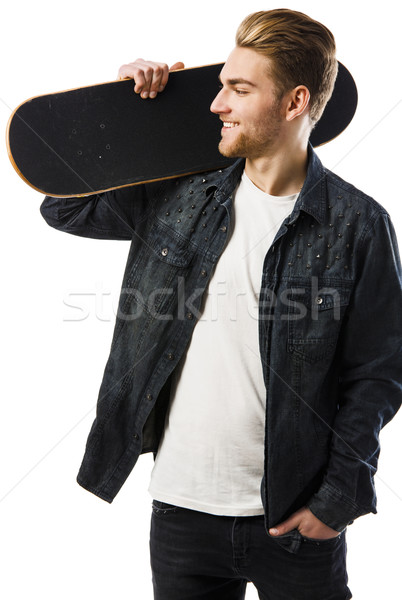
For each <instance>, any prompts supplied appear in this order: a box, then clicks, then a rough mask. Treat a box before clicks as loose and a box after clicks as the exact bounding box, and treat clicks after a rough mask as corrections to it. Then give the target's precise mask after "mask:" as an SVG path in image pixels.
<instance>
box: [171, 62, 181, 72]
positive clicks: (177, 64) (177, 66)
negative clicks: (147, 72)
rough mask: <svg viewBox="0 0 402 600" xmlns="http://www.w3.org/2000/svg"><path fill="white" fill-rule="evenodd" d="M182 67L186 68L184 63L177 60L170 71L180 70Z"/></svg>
mask: <svg viewBox="0 0 402 600" xmlns="http://www.w3.org/2000/svg"><path fill="white" fill-rule="evenodd" d="M180 69H184V63H182V62H177V63H174V65H172V66H171V67H170V69H169V71H179V70H180Z"/></svg>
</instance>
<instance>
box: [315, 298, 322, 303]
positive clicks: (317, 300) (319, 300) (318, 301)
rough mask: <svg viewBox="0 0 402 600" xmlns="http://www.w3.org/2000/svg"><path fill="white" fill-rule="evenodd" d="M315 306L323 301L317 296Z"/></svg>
mask: <svg viewBox="0 0 402 600" xmlns="http://www.w3.org/2000/svg"><path fill="white" fill-rule="evenodd" d="M315 301H316V304H322V302H323V300H322V298H321V296H317V298H316V299H315Z"/></svg>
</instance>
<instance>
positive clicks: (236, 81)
mask: <svg viewBox="0 0 402 600" xmlns="http://www.w3.org/2000/svg"><path fill="white" fill-rule="evenodd" d="M218 79H219V81H220V83H222V79H221V76H220V75H218ZM239 83H243V84H246V85H251V86H252V87H257V85H256V84H255V83H253V82H252V81H248V80H247V79H243V77H236V78H234V79H228V84H229V85H238V84H239Z"/></svg>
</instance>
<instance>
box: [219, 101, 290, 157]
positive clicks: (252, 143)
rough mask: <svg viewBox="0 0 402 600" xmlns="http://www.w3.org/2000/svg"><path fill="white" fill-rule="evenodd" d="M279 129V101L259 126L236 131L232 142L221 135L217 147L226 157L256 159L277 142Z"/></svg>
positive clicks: (267, 151)
mask: <svg viewBox="0 0 402 600" xmlns="http://www.w3.org/2000/svg"><path fill="white" fill-rule="evenodd" d="M280 129H281V119H280V107H279V103H278V104H277V105H275V106H273V107H272V108H271V109H270V111H269V113H268V114H267V115H266V117H265V119H264V120H263V121H262V122H261V123H260V125H259V127H253V128H252V129H251V130H250V132H249V133H247V134H246V133H243V132H241V133H238V134H237V135H236V137H235V139H234V140H233V141H232V142H229V140H225V139H224V137H222V139H221V141H220V143H219V146H218V149H219V152H220V153H221V154H222V155H223V156H226V157H227V158H248V159H256V158H259V157H260V156H263V155H265V154H267V153H269V152H270V150H272V148H274V147H275V146H276V144H277V142H278V137H279V133H280Z"/></svg>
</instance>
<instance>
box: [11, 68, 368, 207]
mask: <svg viewBox="0 0 402 600" xmlns="http://www.w3.org/2000/svg"><path fill="white" fill-rule="evenodd" d="M222 66H223V64H222V63H221V64H216V65H209V66H204V67H195V68H191V69H182V70H180V71H173V72H171V73H170V75H169V81H168V84H167V86H166V89H165V90H164V92H163V93H161V94H158V96H157V97H156V98H155V99H154V100H145V101H144V100H142V99H141V98H140V97H139V96H138V95H137V94H135V93H134V91H133V81H132V80H128V79H125V80H121V81H114V82H110V83H103V84H99V85H93V86H88V87H82V88H77V89H73V90H68V91H64V92H58V93H54V94H46V95H43V96H37V97H35V98H32V99H30V100H27V101H26V102H24V103H22V104H21V105H20V106H18V107H17V108H16V109H15V110H14V112H13V113H12V115H11V117H10V119H9V123H8V127H7V148H8V154H9V157H10V160H11V163H12V165H13V166H14V168H15V170H16V171H17V173H18V174H19V175H20V176H21V177H22V179H23V180H24V181H25V182H26V183H27V184H29V185H30V186H31V187H33V188H34V189H36V190H37V191H39V192H41V193H43V194H47V195H49V196H60V197H69V196H82V195H87V194H94V193H100V192H103V191H107V190H110V189H116V188H120V187H125V186H128V185H134V184H138V183H144V182H150V181H156V180H161V179H168V178H172V177H178V176H181V175H189V174H193V173H200V172H204V171H209V170H214V169H221V168H224V167H227V166H229V165H230V164H232V162H233V159H229V158H226V157H224V156H222V155H221V154H220V153H219V151H218V144H219V140H220V129H221V122H220V120H219V118H218V117H217V116H216V115H214V114H212V113H211V112H210V110H209V107H210V105H211V103H212V100H213V99H214V97H215V96H216V94H217V93H218V91H219V81H218V75H219V73H220V71H221V69H222ZM356 106H357V90H356V86H355V83H354V80H353V78H352V76H351V74H350V73H349V71H348V70H347V69H346V68H345V67H344V66H343V65H342V64H341V63H339V71H338V76H337V80H336V84H335V89H334V93H333V95H332V98H331V100H330V101H329V103H328V104H327V106H326V108H325V112H324V114H323V116H322V117H321V119H320V121H319V122H318V123H317V125H316V127H315V129H314V130H313V132H312V135H311V138H310V141H311V143H312V144H313V146H319V145H322V144H325V143H327V142H328V141H330V140H332V139H333V138H335V137H337V136H338V135H339V134H340V133H341V132H342V131H343V130H344V129H345V128H346V127H347V126H348V124H349V123H350V121H351V120H352V118H353V115H354V113H355V110H356Z"/></svg>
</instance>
